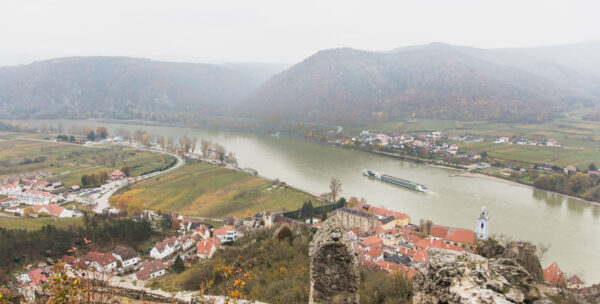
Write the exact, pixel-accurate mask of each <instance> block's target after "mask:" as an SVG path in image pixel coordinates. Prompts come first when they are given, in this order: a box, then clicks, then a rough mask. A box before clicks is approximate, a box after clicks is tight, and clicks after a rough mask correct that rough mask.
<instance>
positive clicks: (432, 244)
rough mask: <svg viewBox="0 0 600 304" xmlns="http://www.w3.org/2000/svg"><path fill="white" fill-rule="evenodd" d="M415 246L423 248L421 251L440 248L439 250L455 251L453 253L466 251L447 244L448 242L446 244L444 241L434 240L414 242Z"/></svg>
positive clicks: (426, 239) (425, 239)
mask: <svg viewBox="0 0 600 304" xmlns="http://www.w3.org/2000/svg"><path fill="white" fill-rule="evenodd" d="M413 244H414V246H415V247H417V248H421V249H429V248H438V249H446V250H453V251H464V250H465V249H464V248H462V247H460V246H456V245H452V244H446V242H444V241H443V240H434V239H432V238H424V239H420V240H418V241H416V242H414V243H413Z"/></svg>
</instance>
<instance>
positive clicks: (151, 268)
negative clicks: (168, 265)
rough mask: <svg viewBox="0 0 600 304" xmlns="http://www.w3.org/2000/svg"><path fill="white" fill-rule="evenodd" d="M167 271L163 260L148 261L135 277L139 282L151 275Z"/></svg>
mask: <svg viewBox="0 0 600 304" xmlns="http://www.w3.org/2000/svg"><path fill="white" fill-rule="evenodd" d="M163 269H165V264H163V262H162V260H154V261H148V262H146V263H144V264H143V265H142V267H140V270H139V271H138V272H136V273H135V277H136V278H137V279H138V280H146V279H148V278H149V277H150V274H153V273H155V272H158V271H161V270H163Z"/></svg>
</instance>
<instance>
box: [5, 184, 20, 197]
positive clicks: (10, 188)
mask: <svg viewBox="0 0 600 304" xmlns="http://www.w3.org/2000/svg"><path fill="white" fill-rule="evenodd" d="M22 191H23V189H22V188H21V187H20V186H18V185H6V186H3V187H0V194H5V195H15V194H18V193H21V192H22Z"/></svg>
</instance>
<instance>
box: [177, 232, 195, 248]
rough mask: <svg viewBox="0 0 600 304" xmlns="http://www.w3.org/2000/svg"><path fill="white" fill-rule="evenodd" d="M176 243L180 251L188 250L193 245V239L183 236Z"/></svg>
mask: <svg viewBox="0 0 600 304" xmlns="http://www.w3.org/2000/svg"><path fill="white" fill-rule="evenodd" d="M177 243H179V245H180V246H181V249H183V250H188V249H189V248H191V247H192V246H193V245H194V239H193V238H192V237H191V236H189V235H184V236H181V237H179V238H178V239H177Z"/></svg>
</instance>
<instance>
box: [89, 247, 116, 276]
mask: <svg viewBox="0 0 600 304" xmlns="http://www.w3.org/2000/svg"><path fill="white" fill-rule="evenodd" d="M84 261H85V264H86V265H90V266H93V267H94V269H95V270H96V271H99V272H111V271H112V270H113V269H115V268H117V259H115V257H114V256H113V255H112V254H110V253H100V252H97V251H90V252H88V253H87V254H86V255H85V258H84Z"/></svg>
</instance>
